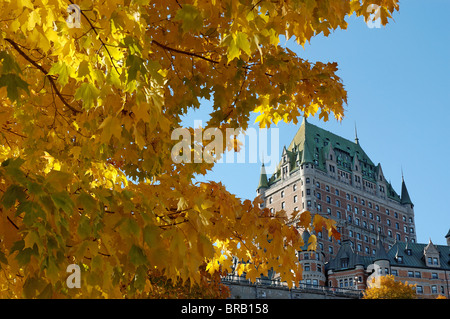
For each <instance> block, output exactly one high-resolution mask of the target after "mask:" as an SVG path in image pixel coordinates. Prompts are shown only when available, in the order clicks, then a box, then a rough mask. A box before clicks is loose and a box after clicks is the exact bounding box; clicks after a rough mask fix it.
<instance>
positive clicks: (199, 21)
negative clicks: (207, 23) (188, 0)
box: [174, 4, 203, 32]
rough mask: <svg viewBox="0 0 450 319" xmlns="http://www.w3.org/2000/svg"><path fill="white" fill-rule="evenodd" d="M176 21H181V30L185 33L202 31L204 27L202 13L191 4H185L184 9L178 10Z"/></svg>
mask: <svg viewBox="0 0 450 319" xmlns="http://www.w3.org/2000/svg"><path fill="white" fill-rule="evenodd" d="M174 20H175V21H181V28H182V29H183V31H184V32H188V31H194V32H196V31H200V30H201V29H202V27H203V17H202V15H201V12H200V11H198V10H197V8H196V7H194V6H193V5H190V4H183V8H181V9H178V11H177V13H176V15H175V19H174Z"/></svg>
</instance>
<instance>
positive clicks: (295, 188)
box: [292, 184, 297, 192]
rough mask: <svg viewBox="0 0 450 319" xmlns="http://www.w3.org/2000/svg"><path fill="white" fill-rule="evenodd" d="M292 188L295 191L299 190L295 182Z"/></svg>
mask: <svg viewBox="0 0 450 319" xmlns="http://www.w3.org/2000/svg"><path fill="white" fill-rule="evenodd" d="M292 190H293V191H294V192H295V191H296V190H297V184H294V185H293V186H292Z"/></svg>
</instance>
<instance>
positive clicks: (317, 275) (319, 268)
mask: <svg viewBox="0 0 450 319" xmlns="http://www.w3.org/2000/svg"><path fill="white" fill-rule="evenodd" d="M309 237H310V233H309V232H308V231H303V233H302V238H303V243H304V245H303V247H301V248H300V250H299V251H298V258H299V262H300V264H301V266H302V269H303V272H302V284H303V285H306V286H307V287H308V286H312V287H318V286H325V283H326V277H325V265H324V256H323V254H322V253H320V252H316V251H314V250H308V247H309V244H308V240H309Z"/></svg>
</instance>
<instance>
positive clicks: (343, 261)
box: [341, 258, 348, 268]
mask: <svg viewBox="0 0 450 319" xmlns="http://www.w3.org/2000/svg"><path fill="white" fill-rule="evenodd" d="M341 268H348V258H341Z"/></svg>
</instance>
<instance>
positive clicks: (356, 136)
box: [355, 121, 359, 145]
mask: <svg viewBox="0 0 450 319" xmlns="http://www.w3.org/2000/svg"><path fill="white" fill-rule="evenodd" d="M355 144H358V145H359V138H358V131H357V130H356V121H355Z"/></svg>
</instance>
